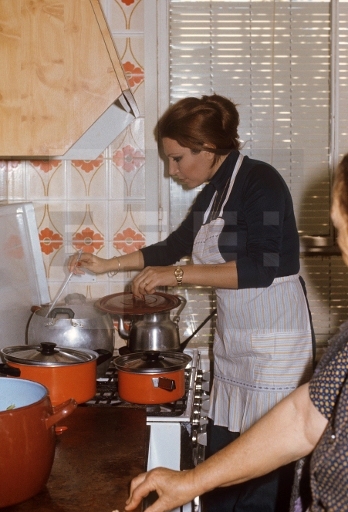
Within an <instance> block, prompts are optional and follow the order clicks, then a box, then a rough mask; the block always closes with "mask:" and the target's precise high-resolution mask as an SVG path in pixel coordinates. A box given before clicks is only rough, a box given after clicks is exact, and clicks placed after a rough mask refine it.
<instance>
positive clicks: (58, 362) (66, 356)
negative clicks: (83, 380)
mask: <svg viewBox="0 0 348 512" xmlns="http://www.w3.org/2000/svg"><path fill="white" fill-rule="evenodd" d="M1 353H2V354H3V356H4V358H5V360H6V361H10V362H13V363H20V364H27V365H33V366H66V365H68V364H81V363H86V362H88V361H93V360H96V359H97V358H98V354H97V353H96V352H94V351H93V350H88V349H79V350H75V349H70V348H65V347H57V346H56V344H55V343H51V342H48V341H47V342H42V343H40V345H18V346H16V347H7V348H4V349H2V351H1Z"/></svg>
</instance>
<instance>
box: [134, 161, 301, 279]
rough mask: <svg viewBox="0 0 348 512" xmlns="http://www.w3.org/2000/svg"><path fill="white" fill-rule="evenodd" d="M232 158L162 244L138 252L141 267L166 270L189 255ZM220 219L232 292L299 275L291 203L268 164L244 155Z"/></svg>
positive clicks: (221, 245)
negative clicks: (233, 277)
mask: <svg viewBox="0 0 348 512" xmlns="http://www.w3.org/2000/svg"><path fill="white" fill-rule="evenodd" d="M238 156H239V152H238V151H232V152H231V153H230V154H229V155H228V157H227V158H226V159H225V161H224V162H223V163H222V165H221V166H220V168H219V169H218V171H217V172H216V173H215V175H214V176H213V178H212V179H211V180H210V182H209V183H208V184H207V185H206V186H205V187H204V188H203V189H202V191H201V192H200V193H199V194H198V195H197V197H196V199H195V201H194V203H193V205H192V207H191V209H190V211H189V212H188V215H187V217H186V218H185V219H184V221H183V222H182V223H181V225H180V226H179V227H178V228H177V229H176V230H175V231H173V232H172V233H171V234H170V235H169V236H168V237H167V238H166V239H165V240H164V241H162V242H158V243H156V244H153V245H150V246H148V247H145V248H143V249H141V251H142V253H143V256H144V262H145V266H149V265H151V266H156V265H172V264H174V263H176V262H177V261H179V260H180V259H181V258H183V257H185V256H190V255H191V253H192V249H193V243H194V240H195V237H196V235H197V233H198V231H199V229H200V227H201V226H202V224H203V217H204V213H205V211H206V210H207V208H208V207H209V204H210V202H211V199H212V197H213V195H214V193H215V192H217V203H220V204H221V203H222V201H223V199H224V198H223V194H224V193H226V188H228V187H225V185H226V182H227V181H228V180H229V179H230V177H231V175H232V172H233V169H234V166H235V164H236V161H237V158H238ZM220 199H222V201H220ZM222 217H223V219H224V221H225V225H224V227H223V229H222V232H221V234H220V237H219V250H220V252H221V255H222V258H223V259H224V260H225V261H232V260H235V261H236V265H237V273H238V288H262V287H267V286H269V285H270V284H271V283H272V282H273V280H274V279H275V278H276V277H284V276H288V275H292V274H296V273H298V272H299V268H300V260H299V236H298V231H297V227H296V221H295V215H294V210H293V204H292V198H291V195H290V191H289V189H288V187H287V185H286V183H285V181H284V179H283V178H282V176H281V175H280V174H279V172H278V171H277V170H276V169H274V168H273V167H272V166H271V165H269V164H267V163H265V162H261V161H258V160H253V159H250V158H249V157H247V156H244V159H243V163H242V165H241V167H240V169H239V172H238V174H237V176H236V179H235V183H234V185H233V188H232V192H231V194H230V196H229V198H228V200H227V202H226V204H225V207H224V211H223V215H222ZM208 222H209V220H208Z"/></svg>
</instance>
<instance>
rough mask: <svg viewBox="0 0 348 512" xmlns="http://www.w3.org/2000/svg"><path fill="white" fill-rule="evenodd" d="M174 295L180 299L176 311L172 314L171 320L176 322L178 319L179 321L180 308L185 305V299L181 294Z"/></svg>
mask: <svg viewBox="0 0 348 512" xmlns="http://www.w3.org/2000/svg"><path fill="white" fill-rule="evenodd" d="M176 297H178V299H179V300H180V302H181V304H180V306H179V308H178V310H177V312H176V313H175V315H174V316H173V322H176V323H177V324H178V323H179V321H180V313H181V312H182V310H183V309H184V307H185V306H186V303H187V300H186V299H185V297H183V296H182V295H176Z"/></svg>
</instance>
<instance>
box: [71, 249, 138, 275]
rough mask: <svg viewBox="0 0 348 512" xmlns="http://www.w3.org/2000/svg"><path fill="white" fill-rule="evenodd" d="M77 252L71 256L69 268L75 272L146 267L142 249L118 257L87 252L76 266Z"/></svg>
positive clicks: (104, 271) (100, 271) (97, 272)
mask: <svg viewBox="0 0 348 512" xmlns="http://www.w3.org/2000/svg"><path fill="white" fill-rule="evenodd" d="M76 260H77V253H76V254H74V255H73V256H71V257H70V258H69V262H68V268H69V271H70V272H74V273H75V274H84V269H86V270H89V271H91V272H94V273H95V274H105V273H106V272H120V271H127V270H141V269H143V268H144V258H143V255H142V252H141V251H135V252H132V253H130V254H125V255H123V256H117V257H116V258H110V259H104V258H99V257H98V256H95V255H94V254H90V253H87V252H84V253H82V255H81V257H80V260H79V262H78V264H77V266H76V267H75V264H76Z"/></svg>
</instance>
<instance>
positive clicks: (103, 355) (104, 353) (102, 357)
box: [94, 348, 112, 366]
mask: <svg viewBox="0 0 348 512" xmlns="http://www.w3.org/2000/svg"><path fill="white" fill-rule="evenodd" d="M94 352H97V354H99V357H98V359H97V366H99V365H100V364H101V363H104V361H107V360H108V359H111V358H112V353H111V352H110V351H109V350H105V349H104V348H97V349H94Z"/></svg>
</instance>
